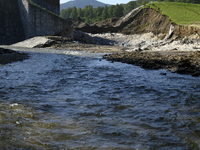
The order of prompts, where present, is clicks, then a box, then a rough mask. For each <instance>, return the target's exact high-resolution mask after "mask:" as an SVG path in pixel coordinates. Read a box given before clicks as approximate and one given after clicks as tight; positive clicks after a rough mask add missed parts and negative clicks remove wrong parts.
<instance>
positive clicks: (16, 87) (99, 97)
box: [0, 49, 200, 150]
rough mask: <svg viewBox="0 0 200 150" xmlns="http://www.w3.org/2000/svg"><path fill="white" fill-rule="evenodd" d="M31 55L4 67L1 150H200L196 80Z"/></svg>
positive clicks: (90, 59)
mask: <svg viewBox="0 0 200 150" xmlns="http://www.w3.org/2000/svg"><path fill="white" fill-rule="evenodd" d="M20 50H21V49H20ZM23 51H26V49H24V50H23ZM27 53H29V55H30V59H27V60H24V61H23V62H15V63H11V64H7V65H5V66H1V67H0V122H1V124H0V149H22V150H23V149H69V150H73V149H81V150H96V149H102V150H122V149H123V150H134V149H135V150H148V149H166V150H169V149H174V150H175V149H176V150H177V149H181V150H187V149H200V80H199V78H198V77H191V76H189V75H179V74H175V73H171V72H170V71H166V70H145V69H142V68H140V67H138V66H134V65H129V64H124V63H120V62H115V63H111V62H109V61H106V60H104V59H101V56H102V54H88V53H81V52H70V51H56V50H45V49H43V50H42V49H32V50H29V52H27ZM161 73H166V75H162V74H161Z"/></svg>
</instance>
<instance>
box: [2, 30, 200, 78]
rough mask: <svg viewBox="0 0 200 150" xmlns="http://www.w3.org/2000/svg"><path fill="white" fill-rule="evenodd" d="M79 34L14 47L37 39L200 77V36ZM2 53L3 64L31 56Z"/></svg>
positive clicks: (57, 46)
mask: <svg viewBox="0 0 200 150" xmlns="http://www.w3.org/2000/svg"><path fill="white" fill-rule="evenodd" d="M77 33H78V36H77V37H76V38H77V39H81V38H80V37H83V38H82V41H81V40H80V41H72V40H69V39H65V38H64V37H58V36H50V37H35V38H31V39H28V40H25V41H22V42H20V43H16V44H14V46H16V45H18V44H19V46H22V47H26V46H27V43H30V42H31V43H32V41H35V43H32V48H50V49H56V50H58V51H59V50H69V51H85V52H87V53H105V55H104V56H103V58H104V59H106V60H108V61H112V62H114V61H118V62H123V63H128V64H133V65H137V66H140V67H142V68H145V69H167V70H171V71H172V72H175V73H179V74H189V75H192V76H196V77H198V76H200V51H199V50H200V40H199V37H197V36H190V38H185V39H187V40H185V39H182V40H175V39H168V40H166V39H163V40H161V39H160V36H161V35H153V34H152V33H146V34H140V35H123V34H119V33H116V34H115V33H105V34H87V33H83V32H76V35H77ZM191 37H193V38H191ZM40 39H42V40H40ZM144 40H145V41H144ZM41 41H44V42H41ZM11 46H13V45H11ZM28 46H29V45H28ZM166 47H168V49H166ZM177 47H179V48H177ZM27 48H28V47H27ZM191 48H192V49H191ZM1 56H2V55H1ZM1 56H0V64H5V63H11V62H15V61H22V60H24V59H26V58H28V57H27V54H23V53H17V52H15V56H16V57H13V56H12V55H10V56H9V57H8V56H7V58H8V61H7V62H6V61H5V60H3V57H2V58H1Z"/></svg>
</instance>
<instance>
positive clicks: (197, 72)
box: [192, 70, 200, 77]
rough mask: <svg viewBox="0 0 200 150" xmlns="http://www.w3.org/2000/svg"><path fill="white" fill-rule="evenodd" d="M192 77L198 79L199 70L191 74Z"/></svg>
mask: <svg viewBox="0 0 200 150" xmlns="http://www.w3.org/2000/svg"><path fill="white" fill-rule="evenodd" d="M192 76H193V77H198V76H200V70H198V71H196V72H195V73H193V74H192Z"/></svg>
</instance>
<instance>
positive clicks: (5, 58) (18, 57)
mask: <svg viewBox="0 0 200 150" xmlns="http://www.w3.org/2000/svg"><path fill="white" fill-rule="evenodd" d="M28 58H29V55H28V54H25V53H19V52H16V51H14V50H10V49H5V48H0V66H4V65H6V64H9V63H13V62H17V61H23V60H25V59H28Z"/></svg>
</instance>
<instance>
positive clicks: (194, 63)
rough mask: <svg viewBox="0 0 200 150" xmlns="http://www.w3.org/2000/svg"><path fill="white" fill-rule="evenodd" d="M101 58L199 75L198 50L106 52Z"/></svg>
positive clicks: (199, 56) (148, 67)
mask: <svg viewBox="0 0 200 150" xmlns="http://www.w3.org/2000/svg"><path fill="white" fill-rule="evenodd" d="M103 58H105V59H107V60H109V61H113V62H114V61H119V62H123V63H129V64H134V65H137V66H141V67H142V68H145V69H167V70H172V71H173V72H176V73H180V74H190V75H192V76H200V52H184V51H162V52H161V51H157V52H156V51H154V52H149V51H146V52H123V53H117V54H109V55H107V54H106V55H104V56H103Z"/></svg>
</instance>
